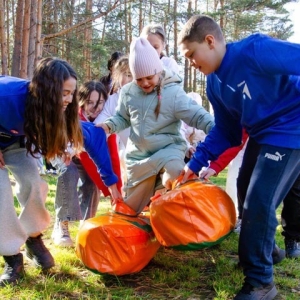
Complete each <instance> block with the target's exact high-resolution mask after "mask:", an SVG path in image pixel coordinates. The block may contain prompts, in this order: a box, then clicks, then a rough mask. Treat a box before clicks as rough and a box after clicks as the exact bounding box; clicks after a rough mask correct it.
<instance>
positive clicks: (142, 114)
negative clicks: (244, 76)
mask: <svg viewBox="0 0 300 300" xmlns="http://www.w3.org/2000/svg"><path fill="white" fill-rule="evenodd" d="M181 81H182V80H181V78H180V77H179V76H178V75H176V74H174V73H173V72H170V71H168V70H165V73H164V78H163V79H162V89H161V95H162V97H161V100H160V101H161V106H160V113H159V115H158V118H157V119H156V116H155V113H154V111H155V107H156V105H157V101H158V97H157V92H156V89H155V90H154V91H153V92H151V93H149V94H146V93H144V92H143V91H142V89H141V88H140V87H139V86H138V85H137V84H136V83H135V82H131V83H129V84H127V85H125V86H124V87H122V89H121V92H120V96H119V101H118V107H117V109H116V114H115V115H114V116H112V117H110V118H108V119H107V120H106V121H105V123H106V124H107V125H108V126H109V127H110V132H111V133H114V132H119V131H122V130H123V129H125V128H127V127H130V135H129V139H128V142H127V147H126V167H127V180H128V181H127V185H128V187H130V186H135V185H137V184H138V183H140V182H141V181H143V180H144V179H146V178H148V177H150V176H153V175H155V174H158V173H159V172H160V170H161V169H162V168H163V167H164V165H165V163H166V162H168V161H170V160H172V159H178V158H179V159H182V160H184V157H185V152H186V147H187V146H186V142H185V140H184V138H183V137H182V136H181V134H180V126H181V120H183V121H184V122H185V123H186V124H188V125H189V126H192V127H195V128H198V129H202V130H203V131H204V132H205V133H208V132H209V131H210V129H211V128H212V127H213V126H214V118H213V116H211V115H210V114H209V113H208V112H207V111H206V110H205V109H204V108H203V107H202V106H199V105H198V104H197V103H196V102H195V101H194V100H192V99H191V98H189V97H188V96H187V94H186V93H185V92H184V90H183V88H182V86H181Z"/></svg>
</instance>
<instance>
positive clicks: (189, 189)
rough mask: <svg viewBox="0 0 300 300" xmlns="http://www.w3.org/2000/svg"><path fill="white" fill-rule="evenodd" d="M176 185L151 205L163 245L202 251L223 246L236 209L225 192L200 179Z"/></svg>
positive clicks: (154, 199) (152, 217) (156, 230)
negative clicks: (221, 243)
mask: <svg viewBox="0 0 300 300" xmlns="http://www.w3.org/2000/svg"><path fill="white" fill-rule="evenodd" d="M178 180H179V179H178ZM175 185H176V184H175ZM175 185H173V189H172V190H171V191H168V192H166V193H165V194H163V195H159V196H156V197H153V198H152V202H151V204H150V221H151V225H152V229H153V231H154V233H155V236H156V238H157V239H158V241H159V242H160V243H161V244H162V245H163V246H165V247H172V248H175V249H178V250H197V249H202V248H205V247H210V246H213V245H216V244H218V243H220V242H221V241H222V240H223V239H225V238H226V237H227V236H228V235H229V234H230V233H231V232H232V230H233V228H234V225H235V222H236V213H235V207H234V203H233V201H232V200H231V198H230V197H229V196H228V195H227V194H226V192H225V191H224V190H223V189H221V188H220V187H218V186H216V185H214V184H212V183H209V182H203V181H201V180H200V179H192V180H190V181H188V182H186V183H184V184H182V185H177V186H175Z"/></svg>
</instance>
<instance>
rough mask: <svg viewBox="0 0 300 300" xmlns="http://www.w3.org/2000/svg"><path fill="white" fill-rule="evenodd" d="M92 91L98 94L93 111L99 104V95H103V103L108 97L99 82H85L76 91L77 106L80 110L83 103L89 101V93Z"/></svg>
mask: <svg viewBox="0 0 300 300" xmlns="http://www.w3.org/2000/svg"><path fill="white" fill-rule="evenodd" d="M93 91H96V92H98V94H99V98H98V101H97V103H96V105H95V107H94V109H95V110H96V109H97V107H98V105H99V103H100V99H101V95H103V98H104V100H105V101H106V100H107V98H108V95H107V92H106V88H105V86H104V85H103V84H102V83H101V82H100V81H96V80H91V81H87V82H85V83H84V84H83V85H81V86H80V88H79V89H78V104H79V107H80V108H83V107H84V105H85V103H86V102H87V101H88V100H89V99H90V96H91V93H92V92H93Z"/></svg>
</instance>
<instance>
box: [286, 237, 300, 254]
mask: <svg viewBox="0 0 300 300" xmlns="http://www.w3.org/2000/svg"><path fill="white" fill-rule="evenodd" d="M284 243H285V251H286V257H287V258H298V257H300V243H299V242H298V241H296V240H292V239H285V241H284Z"/></svg>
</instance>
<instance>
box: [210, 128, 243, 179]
mask: <svg viewBox="0 0 300 300" xmlns="http://www.w3.org/2000/svg"><path fill="white" fill-rule="evenodd" d="M247 139H248V133H247V132H246V130H245V129H243V136H242V143H241V145H240V146H237V147H232V148H229V149H227V150H226V151H224V152H223V153H222V154H221V155H220V156H219V158H218V159H217V160H215V161H212V162H211V163H210V165H209V167H210V168H211V169H213V170H215V171H216V175H218V174H219V173H220V172H221V171H223V170H224V169H225V168H226V167H227V166H228V164H229V163H230V162H231V161H232V160H233V159H234V158H235V157H236V156H237V155H238V153H239V152H240V150H242V148H243V147H244V145H245V143H246V141H247Z"/></svg>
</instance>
